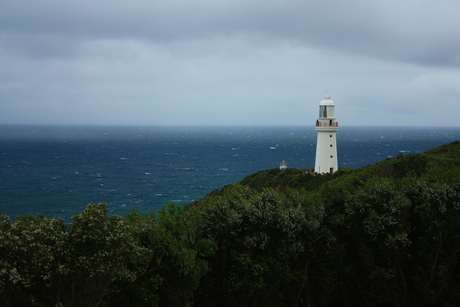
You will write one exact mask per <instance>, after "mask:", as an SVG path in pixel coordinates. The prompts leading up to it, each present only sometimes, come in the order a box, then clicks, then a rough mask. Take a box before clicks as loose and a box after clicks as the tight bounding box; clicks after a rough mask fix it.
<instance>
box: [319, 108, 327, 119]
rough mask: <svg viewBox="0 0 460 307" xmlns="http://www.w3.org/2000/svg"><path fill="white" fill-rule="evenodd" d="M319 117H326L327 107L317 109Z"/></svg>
mask: <svg viewBox="0 0 460 307" xmlns="http://www.w3.org/2000/svg"><path fill="white" fill-rule="evenodd" d="M319 117H322V118H326V117H327V107H326V106H320V107H319Z"/></svg>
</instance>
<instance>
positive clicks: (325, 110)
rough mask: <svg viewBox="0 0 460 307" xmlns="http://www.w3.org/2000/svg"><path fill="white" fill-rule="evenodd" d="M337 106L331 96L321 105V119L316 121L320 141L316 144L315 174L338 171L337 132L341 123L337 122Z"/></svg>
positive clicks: (326, 97) (325, 98)
mask: <svg viewBox="0 0 460 307" xmlns="http://www.w3.org/2000/svg"><path fill="white" fill-rule="evenodd" d="M334 109H335V104H334V102H333V101H332V100H331V96H329V95H326V96H324V98H323V100H322V101H321V103H320V104H319V118H318V119H317V120H316V131H318V140H317V142H316V159H315V173H320V174H321V173H334V172H336V171H337V169H338V163H337V138H336V132H337V130H338V129H339V123H338V122H336V121H335V110H334Z"/></svg>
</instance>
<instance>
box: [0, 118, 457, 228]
mask: <svg viewBox="0 0 460 307" xmlns="http://www.w3.org/2000/svg"><path fill="white" fill-rule="evenodd" d="M458 139H460V128H457V127H454V128H446V127H443V128H439V127H436V128H433V127H429V128H422V127H346V126H345V127H340V128H339V131H338V132H337V148H338V162H339V167H349V168H359V167H362V166H365V165H368V164H374V163H376V162H378V161H381V160H383V159H386V158H389V157H394V156H397V155H398V154H399V153H403V154H409V153H422V152H425V151H427V150H430V149H433V148H436V147H438V146H441V145H443V144H447V143H450V142H453V141H455V140H458ZM315 150H316V131H315V129H314V127H310V126H293V127H286V126H283V127H109V126H97V127H80V126H0V155H1V156H0V157H1V158H0V212H1V213H4V214H7V215H9V216H11V217H15V216H18V215H26V214H34V215H36V214H39V213H43V214H45V215H46V216H61V217H63V218H64V219H65V220H66V221H71V216H72V215H74V214H76V213H79V212H81V211H82V210H83V209H84V208H85V207H86V205H87V204H88V203H90V202H94V203H99V202H106V203H107V204H108V209H109V214H120V215H123V214H126V213H129V212H130V210H131V209H135V210H137V211H138V212H140V213H150V212H157V211H158V210H159V208H161V206H164V205H165V204H166V203H168V202H174V203H176V204H179V205H180V204H184V203H193V202H194V201H196V200H199V199H201V198H203V197H204V196H206V195H207V194H208V193H209V192H211V191H213V190H215V189H219V188H221V187H223V186H225V185H228V184H231V183H234V182H237V181H240V180H242V179H243V178H244V177H245V176H247V175H250V174H252V173H254V172H257V171H260V170H265V169H272V168H278V167H279V165H280V162H281V161H283V160H284V161H287V163H288V167H290V168H297V169H310V168H314V157H315Z"/></svg>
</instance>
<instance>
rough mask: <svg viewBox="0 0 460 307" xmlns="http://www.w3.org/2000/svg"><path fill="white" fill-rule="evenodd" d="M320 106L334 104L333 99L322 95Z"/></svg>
mask: <svg viewBox="0 0 460 307" xmlns="http://www.w3.org/2000/svg"><path fill="white" fill-rule="evenodd" d="M319 105H320V106H335V104H334V101H332V100H331V96H329V95H326V96H324V98H323V100H321V103H320V104H319Z"/></svg>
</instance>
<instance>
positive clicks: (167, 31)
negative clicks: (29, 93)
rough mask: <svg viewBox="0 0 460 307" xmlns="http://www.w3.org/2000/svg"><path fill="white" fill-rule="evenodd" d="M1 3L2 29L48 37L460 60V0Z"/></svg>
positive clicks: (443, 61)
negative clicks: (254, 43) (261, 38)
mask: <svg viewBox="0 0 460 307" xmlns="http://www.w3.org/2000/svg"><path fill="white" fill-rule="evenodd" d="M3 6H4V10H3V13H0V14H1V15H0V20H3V21H2V22H1V24H0V29H2V31H7V32H10V31H11V32H13V33H24V32H25V33H30V34H34V35H37V34H38V35H48V37H49V38H51V39H52V37H57V38H59V37H61V36H74V37H75V38H76V39H81V40H82V39H103V38H142V39H145V40H149V41H152V42H161V41H171V40H190V39H199V38H212V37H213V36H220V35H224V36H231V35H237V34H241V33H259V35H266V36H270V37H275V38H276V39H278V40H291V41H292V42H297V43H301V44H306V45H307V46H318V47H319V48H322V47H326V48H330V49H333V50H336V51H342V52H351V53H358V54H363V55H368V56H376V57H381V58H390V59H391V58H393V59H397V60H402V61H413V62H419V63H422V64H427V65H456V66H458V65H460V56H459V53H460V51H459V50H460V40H459V39H458V37H460V20H459V19H458V16H460V3H459V2H453V1H445V2H444V1H439V2H438V1H436V2H435V1H433V2H429V1H424V2H414V1H392V2H387V1H385V2H383V1H355V2H349V1H321V2H318V1H266V2H258V1H236V2H235V1H204V2H203V1H180V2H179V1H177V2H176V1H130V2H125V1H100V2H98V1H91V2H89V1H33V2H32V1H26V2H23V1H12V2H8V1H7V2H5V3H3ZM440 34H442V35H440ZM45 38H46V36H45ZM56 41H57V44H59V39H57V40H56ZM30 45H34V46H35V45H36V46H35V50H34V47H32V46H25V48H27V47H29V50H31V52H40V50H43V46H40V44H39V43H35V42H34V41H33V40H31V42H30ZM58 51H59V49H58ZM64 51H66V50H64Z"/></svg>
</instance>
